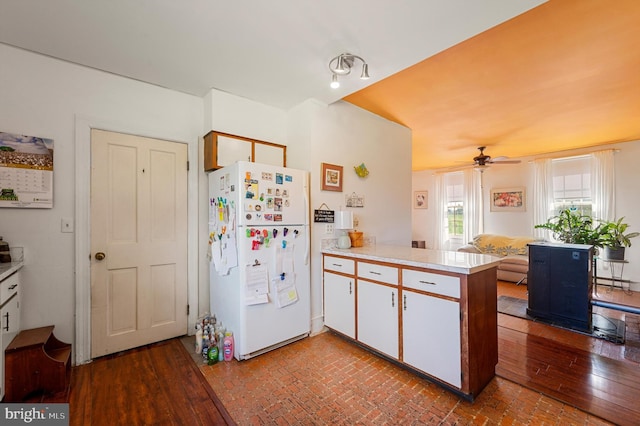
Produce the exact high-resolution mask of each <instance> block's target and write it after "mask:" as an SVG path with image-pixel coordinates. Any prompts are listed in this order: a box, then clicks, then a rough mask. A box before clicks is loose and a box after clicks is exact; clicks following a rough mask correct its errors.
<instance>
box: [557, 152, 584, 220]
mask: <svg viewBox="0 0 640 426" xmlns="http://www.w3.org/2000/svg"><path fill="white" fill-rule="evenodd" d="M551 171H552V175H553V184H552V187H553V214H554V215H557V214H558V213H560V211H562V210H565V209H569V210H571V211H575V212H576V213H580V214H583V215H588V216H591V212H592V198H591V157H590V156H587V155H585V156H579V157H569V158H561V159H557V160H552V161H551Z"/></svg>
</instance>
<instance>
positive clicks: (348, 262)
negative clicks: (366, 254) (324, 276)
mask: <svg viewBox="0 0 640 426" xmlns="http://www.w3.org/2000/svg"><path fill="white" fill-rule="evenodd" d="M354 265H355V262H354V261H353V260H352V259H343V258H341V257H333V256H325V257H324V269H325V271H335V272H342V273H343V274H349V275H353V274H354V273H355V266H354Z"/></svg>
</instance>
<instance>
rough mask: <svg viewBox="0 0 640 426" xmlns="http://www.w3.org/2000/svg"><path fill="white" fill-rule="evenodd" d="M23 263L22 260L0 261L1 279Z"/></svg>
mask: <svg viewBox="0 0 640 426" xmlns="http://www.w3.org/2000/svg"><path fill="white" fill-rule="evenodd" d="M23 265H24V263H22V262H11V263H0V281H2V280H4V279H5V278H7V277H8V276H9V275H11V274H13V273H14V272H16V271H17V270H18V269H20V268H22V266H23Z"/></svg>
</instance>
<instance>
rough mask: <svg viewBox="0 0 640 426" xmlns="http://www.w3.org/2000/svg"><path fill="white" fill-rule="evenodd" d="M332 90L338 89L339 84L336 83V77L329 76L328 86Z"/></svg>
mask: <svg viewBox="0 0 640 426" xmlns="http://www.w3.org/2000/svg"><path fill="white" fill-rule="evenodd" d="M330 86H331V88H332V89H337V88H338V87H340V82H339V81H338V76H337V75H335V74H333V75H332V76H331V84H330Z"/></svg>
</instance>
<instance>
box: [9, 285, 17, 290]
mask: <svg viewBox="0 0 640 426" xmlns="http://www.w3.org/2000/svg"><path fill="white" fill-rule="evenodd" d="M16 287H18V284H14V285H12V286H11V287H9V290H13V289H14V288H16Z"/></svg>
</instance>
